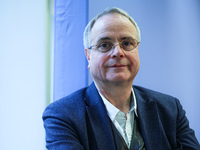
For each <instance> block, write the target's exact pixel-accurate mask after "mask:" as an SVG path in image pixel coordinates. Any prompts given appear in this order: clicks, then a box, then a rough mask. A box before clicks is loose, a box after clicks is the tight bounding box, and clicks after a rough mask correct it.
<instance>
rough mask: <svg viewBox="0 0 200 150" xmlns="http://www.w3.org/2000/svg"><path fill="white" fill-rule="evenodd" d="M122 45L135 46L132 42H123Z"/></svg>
mask: <svg viewBox="0 0 200 150" xmlns="http://www.w3.org/2000/svg"><path fill="white" fill-rule="evenodd" d="M122 45H123V46H131V45H134V44H133V42H131V41H123V42H122Z"/></svg>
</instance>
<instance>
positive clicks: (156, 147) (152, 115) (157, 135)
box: [134, 88, 163, 150]
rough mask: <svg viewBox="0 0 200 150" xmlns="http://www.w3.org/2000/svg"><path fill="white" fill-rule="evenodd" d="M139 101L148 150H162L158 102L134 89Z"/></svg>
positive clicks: (138, 111) (141, 123)
mask: <svg viewBox="0 0 200 150" xmlns="http://www.w3.org/2000/svg"><path fill="white" fill-rule="evenodd" d="M134 92H135V95H136V99H137V113H138V117H139V122H140V126H141V130H142V134H143V138H144V141H145V145H146V147H147V149H151V150H161V149H163V148H162V135H161V129H160V125H159V117H158V109H157V105H156V102H155V101H154V100H151V99H149V96H147V95H145V94H144V93H142V92H140V91H139V90H137V89H136V88H134Z"/></svg>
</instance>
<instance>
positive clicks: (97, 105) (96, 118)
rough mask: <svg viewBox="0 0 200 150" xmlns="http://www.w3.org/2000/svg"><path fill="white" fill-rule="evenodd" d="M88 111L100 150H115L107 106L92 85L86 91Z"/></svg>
mask: <svg viewBox="0 0 200 150" xmlns="http://www.w3.org/2000/svg"><path fill="white" fill-rule="evenodd" d="M84 100H85V102H86V104H87V106H86V110H87V113H88V116H89V120H90V122H91V125H92V128H93V132H94V135H95V138H96V142H97V147H98V149H100V150H101V149H103V150H111V149H115V143H114V137H113V133H112V129H111V126H110V121H109V117H108V115H107V111H106V108H105V105H104V103H103V101H102V99H101V97H100V95H99V93H98V91H97V89H96V87H95V85H94V83H92V84H91V85H90V86H89V87H88V89H87V90H86V95H85V99H84Z"/></svg>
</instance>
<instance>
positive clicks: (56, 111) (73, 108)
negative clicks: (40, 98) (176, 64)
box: [43, 87, 87, 117]
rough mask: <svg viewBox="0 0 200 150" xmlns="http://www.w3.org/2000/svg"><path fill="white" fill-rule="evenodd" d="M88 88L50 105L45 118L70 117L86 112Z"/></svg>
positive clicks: (45, 112) (44, 114) (44, 113)
mask: <svg viewBox="0 0 200 150" xmlns="http://www.w3.org/2000/svg"><path fill="white" fill-rule="evenodd" d="M86 90H87V87H86V88H82V89H80V90H78V91H75V92H74V93H72V94H70V95H68V96H65V97H63V98H61V99H59V100H56V101H54V102H52V103H51V104H49V105H48V106H47V107H46V109H45V110H44V112H43V117H45V116H60V115H61V116H60V117H62V116H68V117H69V115H73V114H74V115H75V114H76V113H80V112H83V111H84V110H85V102H84V97H85V92H86Z"/></svg>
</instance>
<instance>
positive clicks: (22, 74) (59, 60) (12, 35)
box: [0, 0, 200, 150]
mask: <svg viewBox="0 0 200 150" xmlns="http://www.w3.org/2000/svg"><path fill="white" fill-rule="evenodd" d="M109 6H116V7H120V8H122V9H124V10H126V11H127V12H128V13H129V14H130V15H131V16H132V17H133V18H134V19H135V21H136V22H137V24H138V26H139V27H140V30H141V34H142V40H141V44H140V47H139V54H140V60H141V67H140V71H139V73H138V75H137V77H136V79H135V81H134V84H135V85H141V86H144V87H146V88H150V89H153V90H156V91H159V92H162V93H166V94H170V95H172V96H174V97H177V98H178V99H179V100H180V102H181V104H182V105H183V108H184V109H185V110H186V115H187V117H188V119H189V121H190V126H191V128H193V129H194V130H195V133H196V136H197V138H198V140H199V141H200V128H199V127H200V117H199V114H200V109H199V106H200V89H199V85H200V78H199V77H200V1H199V0H192V1H191V0H176V1H174V0H163V1H157V0H151V1H148V0H140V1H137V0H123V1H121V0H55V1H53V0H43V1H42V0H34V1H26V0H18V1H15V0H6V1H3V0H0V149H1V150H11V149H16V150H27V149H28V150H44V149H45V132H44V129H43V122H42V119H41V117H42V112H43V111H44V109H45V107H46V106H47V105H48V104H49V103H51V102H52V101H54V100H57V99H59V98H61V97H63V96H65V95H68V94H70V93H72V92H73V91H75V90H77V89H79V88H82V87H84V86H87V85H88V84H90V83H91V82H92V78H91V76H90V74H89V72H88V70H87V61H86V59H85V56H84V47H83V44H82V33H83V30H84V27H85V26H86V24H87V22H88V20H90V19H91V18H93V17H94V16H95V15H96V14H97V13H99V12H100V11H102V10H104V9H105V8H106V7H109Z"/></svg>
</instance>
